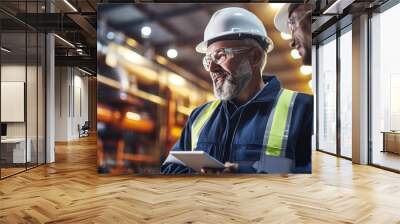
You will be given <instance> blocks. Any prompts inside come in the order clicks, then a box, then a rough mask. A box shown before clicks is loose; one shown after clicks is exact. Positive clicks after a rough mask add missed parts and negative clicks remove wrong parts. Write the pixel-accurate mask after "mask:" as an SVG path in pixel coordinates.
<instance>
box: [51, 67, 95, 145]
mask: <svg viewBox="0 0 400 224" xmlns="http://www.w3.org/2000/svg"><path fill="white" fill-rule="evenodd" d="M83 75H84V73H82V72H80V71H79V70H78V69H76V68H72V67H56V84H55V85H56V92H55V120H56V121H55V125H56V133H55V140H56V141H70V140H73V139H77V138H78V137H79V133H78V124H80V125H81V126H82V125H83V124H84V123H85V121H87V120H88V105H89V103H88V78H87V77H85V76H83Z"/></svg>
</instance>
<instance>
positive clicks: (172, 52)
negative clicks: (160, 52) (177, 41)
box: [167, 48, 178, 58]
mask: <svg viewBox="0 0 400 224" xmlns="http://www.w3.org/2000/svg"><path fill="white" fill-rule="evenodd" d="M167 56H168V57H169V58H176V57H177V56H178V51H176V50H175V49H173V48H171V49H169V50H168V51H167Z"/></svg>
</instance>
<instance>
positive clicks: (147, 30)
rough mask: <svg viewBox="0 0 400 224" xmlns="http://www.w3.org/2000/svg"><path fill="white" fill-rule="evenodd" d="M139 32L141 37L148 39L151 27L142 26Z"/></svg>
mask: <svg viewBox="0 0 400 224" xmlns="http://www.w3.org/2000/svg"><path fill="white" fill-rule="evenodd" d="M141 32H142V36H143V37H149V36H150V35H151V27H149V26H144V27H142V29H141Z"/></svg>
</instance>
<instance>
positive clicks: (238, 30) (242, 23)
mask: <svg viewBox="0 0 400 224" xmlns="http://www.w3.org/2000/svg"><path fill="white" fill-rule="evenodd" d="M225 37H226V38H228V39H230V37H237V38H245V37H249V38H254V39H256V40H257V41H258V43H260V45H261V46H262V47H265V48H266V49H265V50H266V51H267V52H270V51H271V50H272V49H273V48H274V44H273V42H272V40H271V38H269V37H268V35H267V31H266V30H265V27H264V24H263V23H262V22H261V20H260V19H259V18H257V16H255V15H254V14H253V13H251V12H250V11H248V10H246V9H243V8H238V7H230V8H224V9H220V10H218V11H216V12H215V13H214V14H213V15H212V17H211V19H210V21H209V22H208V24H207V27H206V29H205V31H204V40H203V42H201V43H199V44H198V45H197V46H196V51H197V52H199V53H206V52H207V47H208V45H209V42H210V41H215V40H220V38H221V40H223V39H224V38H225Z"/></svg>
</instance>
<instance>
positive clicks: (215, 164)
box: [169, 151, 224, 172]
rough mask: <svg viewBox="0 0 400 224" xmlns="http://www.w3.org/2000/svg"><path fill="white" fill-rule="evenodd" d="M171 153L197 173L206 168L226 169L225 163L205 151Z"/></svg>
mask: <svg viewBox="0 0 400 224" xmlns="http://www.w3.org/2000/svg"><path fill="white" fill-rule="evenodd" d="M169 153H170V154H171V155H172V156H174V157H175V158H176V159H179V160H180V161H181V162H182V163H184V164H185V165H186V166H187V167H190V168H192V169H194V170H196V171H197V172H200V171H201V169H202V168H204V167H208V168H224V164H223V163H221V162H220V161H218V160H216V159H215V158H214V157H212V156H210V155H209V154H208V153H206V152H204V151H170V152H169Z"/></svg>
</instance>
